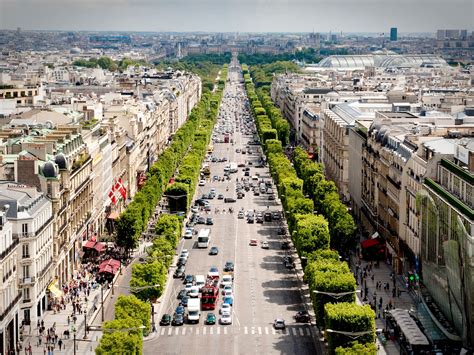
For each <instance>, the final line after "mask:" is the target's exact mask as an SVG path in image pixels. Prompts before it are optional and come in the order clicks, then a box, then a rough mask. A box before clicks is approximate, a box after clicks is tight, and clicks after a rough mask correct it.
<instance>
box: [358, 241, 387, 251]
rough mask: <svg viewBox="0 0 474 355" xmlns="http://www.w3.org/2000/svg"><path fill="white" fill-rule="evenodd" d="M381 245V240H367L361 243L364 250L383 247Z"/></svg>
mask: <svg viewBox="0 0 474 355" xmlns="http://www.w3.org/2000/svg"><path fill="white" fill-rule="evenodd" d="M381 244H382V242H381V241H380V239H367V240H364V241H363V242H361V243H360V246H361V248H362V249H367V248H370V247H374V246H376V245H381Z"/></svg>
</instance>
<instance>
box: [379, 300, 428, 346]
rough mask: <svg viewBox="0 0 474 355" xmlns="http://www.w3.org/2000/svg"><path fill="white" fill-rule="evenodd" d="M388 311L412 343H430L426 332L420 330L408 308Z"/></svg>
mask: <svg viewBox="0 0 474 355" xmlns="http://www.w3.org/2000/svg"><path fill="white" fill-rule="evenodd" d="M388 313H390V314H391V315H392V317H393V319H394V320H395V322H396V323H397V325H398V326H399V327H400V330H401V331H402V333H403V335H404V336H405V339H406V340H407V342H408V343H409V344H410V345H430V342H429V341H428V339H427V338H426V336H425V334H423V332H422V331H421V330H420V328H419V327H418V325H417V324H416V322H415V320H414V319H413V318H412V317H411V316H410V313H409V312H408V310H407V309H400V308H396V309H392V310H391V311H388Z"/></svg>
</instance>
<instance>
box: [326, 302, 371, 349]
mask: <svg viewBox="0 0 474 355" xmlns="http://www.w3.org/2000/svg"><path fill="white" fill-rule="evenodd" d="M324 316H325V323H326V329H332V330H334V331H338V332H351V333H356V332H366V331H368V332H370V333H369V334H366V335H362V336H360V337H358V338H357V341H358V342H360V343H361V344H373V343H374V342H375V313H374V311H373V310H372V309H371V308H370V306H369V305H364V306H359V305H357V304H355V303H335V304H331V303H328V304H326V305H325V306H324ZM326 335H327V340H328V351H329V354H334V353H335V350H336V348H338V347H346V346H350V345H351V344H352V341H353V338H351V337H350V336H348V335H345V334H340V333H337V332H328V333H327V334H326Z"/></svg>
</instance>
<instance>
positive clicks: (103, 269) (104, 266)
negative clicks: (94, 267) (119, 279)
mask: <svg viewBox="0 0 474 355" xmlns="http://www.w3.org/2000/svg"><path fill="white" fill-rule="evenodd" d="M119 268H120V261H118V260H115V259H108V260H105V261H103V262H102V263H101V264H100V265H99V274H102V273H109V274H113V275H115V274H116V273H117V271H118V270H119Z"/></svg>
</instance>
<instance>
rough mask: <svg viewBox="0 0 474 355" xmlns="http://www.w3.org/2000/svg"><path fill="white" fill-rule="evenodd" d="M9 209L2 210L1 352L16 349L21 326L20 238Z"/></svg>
mask: <svg viewBox="0 0 474 355" xmlns="http://www.w3.org/2000/svg"><path fill="white" fill-rule="evenodd" d="M7 213H8V211H5V209H2V210H0V276H1V279H0V282H1V283H0V300H1V302H0V352H1V353H2V354H9V353H11V352H12V351H13V353H15V351H16V344H17V342H18V338H19V328H20V301H21V292H20V290H19V289H18V279H17V269H18V264H17V250H18V244H19V240H18V238H17V237H16V236H14V235H13V226H12V223H11V222H10V221H9V220H8V219H7V216H6V215H7Z"/></svg>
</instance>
